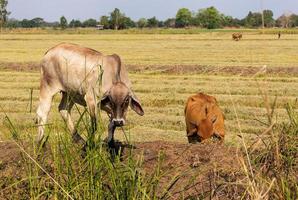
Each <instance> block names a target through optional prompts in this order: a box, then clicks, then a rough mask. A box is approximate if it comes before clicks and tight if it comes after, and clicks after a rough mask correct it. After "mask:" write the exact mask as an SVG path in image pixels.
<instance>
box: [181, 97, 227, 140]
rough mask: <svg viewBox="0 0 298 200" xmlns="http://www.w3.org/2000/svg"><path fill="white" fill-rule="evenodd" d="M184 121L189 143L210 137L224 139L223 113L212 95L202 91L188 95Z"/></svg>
mask: <svg viewBox="0 0 298 200" xmlns="http://www.w3.org/2000/svg"><path fill="white" fill-rule="evenodd" d="M185 122H186V132H187V137H188V142H189V143H196V142H201V141H203V140H205V139H208V138H211V137H216V138H219V139H220V140H223V139H224V136H225V128H224V115H223V113H222V111H221V109H220V108H219V106H218V105H217V101H216V99H215V98H214V97H213V96H209V95H206V94H204V93H198V94H195V95H192V96H190V97H189V98H188V100H187V102H186V105H185Z"/></svg>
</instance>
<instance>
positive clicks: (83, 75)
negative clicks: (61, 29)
mask: <svg viewBox="0 0 298 200" xmlns="http://www.w3.org/2000/svg"><path fill="white" fill-rule="evenodd" d="M101 71H103V74H102V77H100V76H101ZM58 92H61V94H62V100H61V102H60V104H59V111H60V113H61V115H62V118H63V119H64V120H65V122H66V124H67V126H68V128H69V130H70V131H71V133H72V136H73V139H74V141H76V142H78V141H80V140H82V138H81V136H80V135H79V134H78V133H77V130H76V129H75V126H74V124H73V121H72V119H71V115H70V113H71V109H72V107H73V105H74V104H75V103H77V104H80V105H82V106H86V107H87V108H88V112H89V114H90V117H91V121H92V129H93V132H94V131H95V130H96V121H97V113H98V108H101V109H102V110H105V111H106V112H107V113H108V115H109V116H110V124H109V128H108V132H109V135H108V143H109V144H110V145H113V144H114V143H113V136H114V131H115V128H116V127H117V126H123V125H124V124H125V116H126V112H127V108H128V105H130V107H131V108H132V109H133V110H134V111H135V112H136V113H138V114H139V115H143V114H144V111H143V109H142V106H141V105H140V102H139V101H138V99H137V98H136V96H135V95H134V93H133V91H132V90H131V82H130V81H129V79H128V73H127V71H126V69H125V67H124V65H123V63H122V62H121V59H120V57H119V56H118V55H116V54H114V55H108V56H104V55H103V54H101V53H100V52H98V51H95V50H93V49H89V48H85V47H82V46H79V45H75V44H68V43H62V44H59V45H57V46H55V47H53V48H51V49H50V50H48V51H47V52H46V54H45V55H44V58H43V59H42V62H41V80H40V97H39V106H38V108H37V123H38V125H39V126H38V136H37V141H38V142H40V141H41V140H42V139H43V137H44V125H45V124H46V122H47V117H48V113H49V111H50V108H51V103H52V99H53V96H54V95H55V94H56V93H58Z"/></svg>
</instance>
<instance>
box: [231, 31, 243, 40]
mask: <svg viewBox="0 0 298 200" xmlns="http://www.w3.org/2000/svg"><path fill="white" fill-rule="evenodd" d="M232 38H233V40H235V41H239V40H240V39H241V38H242V34H241V33H233V34H232Z"/></svg>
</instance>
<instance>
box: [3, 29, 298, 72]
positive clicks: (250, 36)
mask: <svg viewBox="0 0 298 200" xmlns="http://www.w3.org/2000/svg"><path fill="white" fill-rule="evenodd" d="M175 30H176V29H175ZM31 31H32V30H31ZM233 31H234V30H221V31H212V32H211V31H208V30H204V31H201V32H198V33H197V34H139V33H136V34H134V33H133V31H132V30H131V32H130V33H129V34H117V33H115V32H113V34H108V33H109V32H104V33H103V34H76V32H74V34H59V33H57V34H39V33H38V32H37V33H34V31H33V33H32V34H25V33H26V32H21V33H22V34H8V33H2V34H0V64H1V65H3V63H4V64H5V63H24V62H34V63H37V62H39V61H40V59H41V57H42V55H43V54H44V52H45V51H46V50H47V49H49V48H50V47H52V46H54V45H56V44H58V43H60V42H72V43H77V44H80V45H83V46H88V47H91V48H94V49H96V50H98V51H101V52H103V53H104V54H112V53H117V54H119V55H121V57H122V58H123V59H124V62H125V63H126V64H131V65H136V66H140V67H141V66H142V67H144V66H148V65H151V66H162V65H168V66H172V65H180V66H187V65H196V66H212V67H226V66H228V67H229V66H234V67H251V66H253V67H262V66H263V65H267V66H268V67H298V59H297V48H296V47H297V45H298V34H297V35H296V34H282V36H281V39H280V40H278V39H277V35H276V34H260V31H256V30H255V31H254V30H250V31H249V32H248V31H247V30H246V32H244V34H243V40H241V41H239V42H235V41H233V40H232V39H231V32H233ZM237 31H239V30H237ZM267 31H268V32H269V31H270V30H267ZM272 31H275V30H272ZM120 33H121V32H120ZM124 33H125V32H124ZM145 33H146V32H145Z"/></svg>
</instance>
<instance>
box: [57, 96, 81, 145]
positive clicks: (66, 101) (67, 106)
mask: <svg viewBox="0 0 298 200" xmlns="http://www.w3.org/2000/svg"><path fill="white" fill-rule="evenodd" d="M73 105H74V102H73V100H72V99H71V97H70V96H69V95H68V93H66V92H62V99H61V102H60V104H59V107H58V109H59V112H60V114H61V116H62V118H63V120H64V122H65V123H66V125H67V128H68V129H69V131H70V132H71V134H72V139H73V141H74V142H75V143H83V142H85V141H84V139H83V138H82V137H81V136H80V135H79V134H78V132H77V129H76V128H75V126H74V124H73V121H72V119H71V109H72V107H73Z"/></svg>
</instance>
